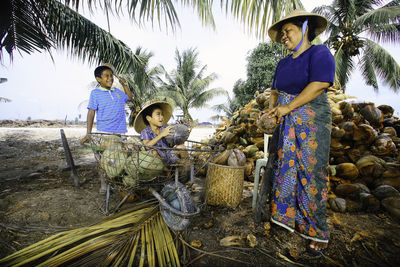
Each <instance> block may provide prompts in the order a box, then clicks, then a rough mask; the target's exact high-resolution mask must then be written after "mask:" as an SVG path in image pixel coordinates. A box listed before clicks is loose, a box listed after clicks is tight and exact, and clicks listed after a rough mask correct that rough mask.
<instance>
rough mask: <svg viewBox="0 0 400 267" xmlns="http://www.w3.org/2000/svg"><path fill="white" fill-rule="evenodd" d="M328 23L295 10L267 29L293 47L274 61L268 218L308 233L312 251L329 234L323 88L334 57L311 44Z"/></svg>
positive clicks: (326, 120) (328, 121)
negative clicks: (274, 134) (274, 138)
mask: <svg viewBox="0 0 400 267" xmlns="http://www.w3.org/2000/svg"><path fill="white" fill-rule="evenodd" d="M326 25H327V20H326V18H325V17H323V16H320V15H318V14H313V13H308V12H305V11H300V10H296V11H294V12H292V13H291V14H289V15H288V16H286V17H285V18H283V19H281V20H280V21H278V22H276V23H275V24H273V25H272V26H271V27H270V28H269V30H268V35H269V36H270V38H271V39H272V40H273V41H275V42H280V43H282V44H283V45H284V46H285V47H286V48H287V49H289V50H291V51H293V53H292V54H291V55H289V56H288V57H286V58H283V59H282V60H281V61H280V62H279V63H278V66H277V67H276V70H275V75H274V79H273V84H272V86H273V87H272V93H271V97H270V103H269V108H270V110H269V111H268V112H267V114H269V116H271V117H277V120H278V122H280V126H279V127H280V128H279V141H278V152H277V157H276V158H277V160H276V161H275V163H274V164H275V165H274V166H275V169H274V173H273V179H272V181H273V186H272V188H273V189H272V201H271V204H272V205H271V207H272V212H271V221H272V222H274V223H276V224H278V225H280V226H283V227H284V228H286V229H289V230H290V231H297V232H299V233H300V235H301V236H302V237H304V238H306V239H309V240H310V244H309V245H308V247H307V249H308V250H309V251H311V252H312V253H321V252H323V251H324V250H325V249H326V248H327V246H328V239H329V229H328V226H327V223H326V201H327V195H328V178H327V174H326V167H327V164H328V159H329V146H330V129H331V113H330V107H329V104H328V101H327V96H326V93H325V91H326V88H328V87H329V86H330V85H332V84H333V81H334V75H335V62H334V58H333V56H332V54H331V53H330V51H329V50H328V48H327V47H326V46H324V45H311V44H310V42H311V41H312V40H313V39H314V38H315V37H316V36H317V35H318V34H320V33H321V32H323V31H324V30H325V28H326Z"/></svg>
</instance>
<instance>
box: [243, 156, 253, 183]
mask: <svg viewBox="0 0 400 267" xmlns="http://www.w3.org/2000/svg"><path fill="white" fill-rule="evenodd" d="M253 170H254V159H252V158H248V159H247V160H246V163H245V165H244V177H246V178H247V179H248V180H250V181H254V175H252V174H253Z"/></svg>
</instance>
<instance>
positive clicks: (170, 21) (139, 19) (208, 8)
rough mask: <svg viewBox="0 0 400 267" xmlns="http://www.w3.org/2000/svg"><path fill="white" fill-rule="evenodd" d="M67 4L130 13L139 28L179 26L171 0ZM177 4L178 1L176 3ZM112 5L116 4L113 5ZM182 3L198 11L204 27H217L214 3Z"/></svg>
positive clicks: (194, 0) (189, 0)
mask: <svg viewBox="0 0 400 267" xmlns="http://www.w3.org/2000/svg"><path fill="white" fill-rule="evenodd" d="M64 2H65V4H67V5H69V6H71V7H73V8H74V9H76V10H78V8H79V6H81V5H83V4H86V3H87V5H88V6H89V8H91V9H93V8H95V7H96V6H97V5H99V6H102V5H103V8H104V6H107V7H108V9H110V11H112V12H115V13H116V14H119V13H123V12H124V11H125V12H128V14H129V16H130V18H131V19H132V20H133V21H135V22H136V23H137V24H138V25H139V26H140V25H142V24H144V23H145V22H150V23H151V24H152V25H153V26H154V23H158V26H159V27H160V28H161V27H162V26H161V24H162V23H163V24H164V25H165V27H166V28H168V27H171V28H172V29H173V30H175V29H176V26H179V24H180V23H179V19H178V15H177V12H176V9H175V6H174V3H173V2H174V1H171V0H142V1H137V0H126V1H123V0H106V1H104V0H87V1H80V0H64ZM175 2H177V1H175ZM112 3H114V4H113V5H112ZM181 3H182V4H183V5H185V6H190V7H193V8H195V9H196V11H197V14H198V16H199V18H200V19H201V22H202V23H203V25H210V26H212V27H215V22H214V17H213V14H212V1H209V0H182V1H181Z"/></svg>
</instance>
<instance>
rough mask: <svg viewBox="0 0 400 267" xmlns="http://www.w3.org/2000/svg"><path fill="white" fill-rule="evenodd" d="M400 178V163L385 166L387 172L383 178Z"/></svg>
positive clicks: (388, 163)
mask: <svg viewBox="0 0 400 267" xmlns="http://www.w3.org/2000/svg"><path fill="white" fill-rule="evenodd" d="M395 177H400V163H394V162H387V163H386V164H385V172H384V173H383V174H382V178H395Z"/></svg>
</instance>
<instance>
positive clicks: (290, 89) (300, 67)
mask: <svg viewBox="0 0 400 267" xmlns="http://www.w3.org/2000/svg"><path fill="white" fill-rule="evenodd" d="M334 79H335V59H334V57H333V56H332V54H331V52H330V51H329V49H328V48H327V47H326V46H325V45H312V46H311V47H310V48H309V49H307V50H306V51H304V52H303V53H301V54H300V55H299V56H298V57H297V58H292V55H289V56H287V57H285V58H283V59H282V60H281V61H279V63H278V66H277V67H276V69H275V75H274V79H273V81H272V89H278V90H279V91H284V92H286V93H288V94H293V95H297V94H299V93H301V91H303V89H304V88H305V87H306V86H307V85H308V84H309V83H310V82H328V83H330V84H331V85H332V84H333V82H334Z"/></svg>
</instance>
